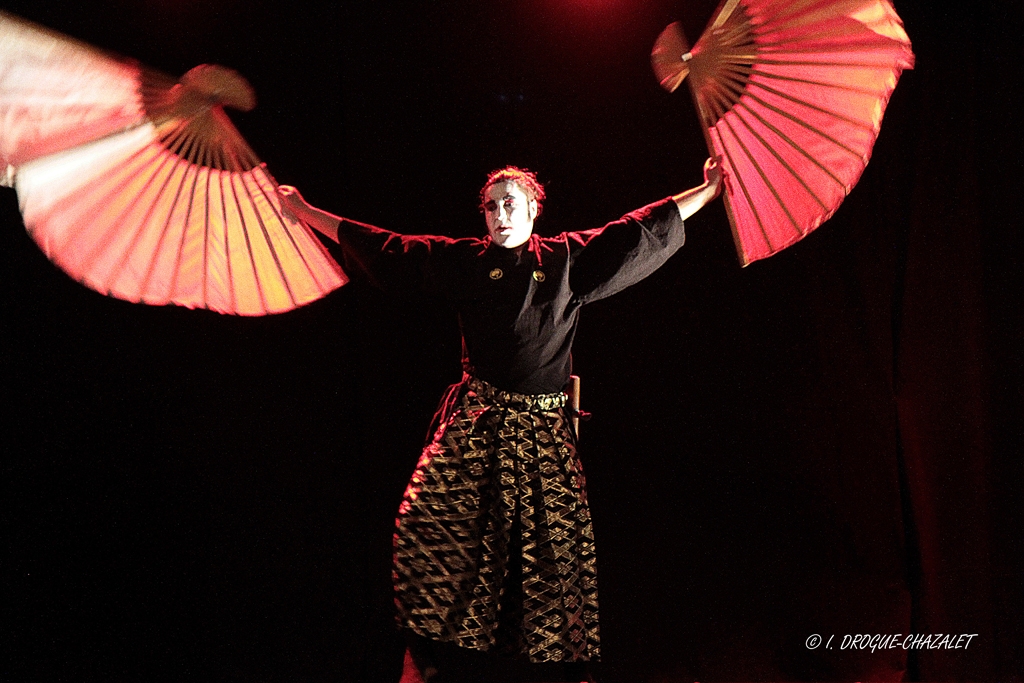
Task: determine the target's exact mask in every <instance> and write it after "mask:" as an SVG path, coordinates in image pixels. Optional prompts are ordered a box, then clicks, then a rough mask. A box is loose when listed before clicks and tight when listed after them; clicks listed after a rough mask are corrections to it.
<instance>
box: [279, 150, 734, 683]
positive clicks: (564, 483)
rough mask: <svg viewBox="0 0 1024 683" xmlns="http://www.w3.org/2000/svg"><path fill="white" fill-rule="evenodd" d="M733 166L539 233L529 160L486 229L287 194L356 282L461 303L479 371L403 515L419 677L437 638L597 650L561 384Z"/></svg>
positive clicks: (410, 665)
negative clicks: (597, 330) (420, 225)
mask: <svg viewBox="0 0 1024 683" xmlns="http://www.w3.org/2000/svg"><path fill="white" fill-rule="evenodd" d="M721 177H722V176H721V171H720V168H719V166H718V164H717V163H716V162H715V161H714V160H712V159H708V161H707V163H705V165H704V183H703V184H702V185H700V186H698V187H695V188H693V189H691V190H688V191H686V192H683V193H681V194H678V195H675V196H673V197H670V198H667V199H665V200H662V201H660V202H656V203H654V204H651V205H649V206H646V207H644V208H642V209H639V210H637V211H634V212H632V213H629V214H627V215H626V216H624V217H623V218H622V219H620V220H618V221H615V222H613V223H610V224H608V225H606V226H605V227H603V228H598V229H595V230H587V231H583V232H568V233H562V234H560V235H558V236H556V237H549V238H542V237H539V236H537V235H536V234H534V232H533V227H534V221H535V220H536V219H537V218H538V217H539V216H540V214H541V211H542V209H543V201H544V198H545V194H544V188H543V186H542V185H541V184H540V183H539V182H538V181H537V177H536V176H535V175H534V174H533V173H531V172H529V171H525V170H521V169H519V168H516V167H514V166H509V167H506V168H503V169H501V170H498V171H494V172H493V173H491V174H490V175H489V176H488V178H487V182H486V183H485V184H484V186H483V188H482V189H481V191H480V202H481V203H480V208H481V211H482V212H483V214H484V219H485V221H486V223H487V233H488V234H487V236H486V237H483V238H467V239H449V238H446V237H435V236H407V235H400V234H397V233H393V232H389V231H387V230H382V229H380V228H375V227H372V226H369V225H364V224H362V223H357V222H355V221H351V220H348V219H344V218H340V217H338V216H334V215H332V214H330V213H327V212H325V211H322V210H320V209H317V208H315V207H313V206H310V205H309V204H308V203H307V202H306V201H305V200H304V199H303V198H302V196H301V195H300V194H299V193H298V191H297V190H295V188H292V187H288V186H283V187H281V188H280V190H279V194H280V196H281V199H282V203H283V205H284V207H285V208H286V210H289V211H291V212H292V213H294V215H295V216H296V217H297V218H299V219H300V220H302V221H304V222H305V223H307V224H309V225H310V226H311V227H313V228H315V229H316V230H319V231H320V232H322V233H323V234H325V235H326V236H328V237H330V238H331V239H333V240H335V241H337V242H338V243H339V244H340V245H341V251H342V258H343V263H342V266H343V268H344V269H345V271H346V272H347V273H349V275H350V276H353V277H354V276H362V277H365V278H367V279H368V280H369V281H370V282H372V283H374V284H375V285H377V286H379V287H381V288H383V289H386V290H391V291H401V290H404V289H407V288H413V287H415V288H420V289H426V290H427V291H430V292H432V293H434V294H436V295H438V296H440V297H442V298H444V299H447V300H448V301H450V302H451V303H452V304H454V306H455V307H456V309H457V310H458V314H459V322H460V325H461V328H462V339H463V368H464V374H463V378H462V380H461V381H460V382H458V383H457V384H455V385H453V386H452V387H451V388H450V389H449V390H448V392H447V394H446V395H445V397H444V398H443V400H442V402H441V405H440V407H439V409H438V412H437V415H436V416H435V419H434V425H433V427H434V429H433V430H432V432H431V433H432V434H433V438H432V439H431V441H430V442H429V443H428V444H427V445H426V447H425V448H424V450H423V453H422V456H421V457H420V459H419V462H418V464H417V466H416V469H415V471H414V472H413V475H412V479H411V480H410V482H409V486H408V488H407V489H406V491H405V495H404V497H403V500H402V503H401V505H400V507H399V509H398V517H397V519H396V531H395V537H394V548H395V555H394V583H395V604H396V606H397V611H398V620H399V623H400V625H401V626H402V627H404V628H405V629H407V633H408V634H410V639H409V650H408V651H407V652H406V661H405V671H404V673H403V677H402V681H403V682H410V681H416V680H419V679H420V678H422V679H423V680H426V681H429V680H430V678H431V677H432V676H433V675H434V674H435V673H436V671H437V668H438V663H437V662H436V661H434V659H435V657H434V656H433V654H432V647H431V643H432V642H433V641H443V642H450V643H454V644H456V645H458V646H461V647H465V648H473V649H477V650H482V651H494V650H497V651H500V652H505V653H509V654H513V655H524V656H526V657H528V658H529V659H530V661H532V662H564V663H583V662H587V661H592V660H596V659H597V658H598V657H599V654H600V642H599V636H598V623H597V582H596V578H597V577H596V566H595V554H594V539H593V533H592V530H591V522H590V511H589V509H588V507H587V497H586V487H585V483H584V477H583V470H582V468H581V466H580V461H579V459H578V458H577V454H576V437H575V434H574V433H573V431H572V427H571V417H572V416H571V415H569V414H568V411H567V409H566V395H565V394H564V393H563V392H562V389H563V387H564V386H565V385H566V382H567V380H568V379H569V371H570V350H571V347H572V342H573V337H574V336H575V333H576V326H577V323H578V320H579V312H580V308H581V307H582V306H583V305H584V304H587V303H590V302H591V301H596V300H598V299H602V298H604V297H607V296H610V295H612V294H614V293H616V292H618V291H621V290H622V289H624V288H625V287H628V286H629V285H631V284H634V283H636V282H638V281H640V280H642V279H643V278H644V277H646V276H648V275H650V274H651V273H653V272H654V271H655V270H656V269H657V268H658V267H659V266H661V265H662V264H663V263H664V262H665V261H666V260H668V258H669V257H670V256H672V254H674V253H675V252H676V250H677V249H679V247H681V246H682V244H683V240H684V230H683V221H684V220H685V219H687V218H689V217H690V216H691V215H693V214H694V213H695V212H696V211H698V210H699V209H700V208H701V207H703V206H704V205H705V204H707V203H708V202H709V201H711V200H712V199H714V198H715V197H716V196H717V195H718V192H719V189H720V184H721ZM576 668H582V667H581V666H580V665H579V664H577V665H576ZM582 673H583V672H580V671H574V670H573V669H572V667H570V668H569V670H568V671H567V675H571V676H573V677H574V680H576V681H579V680H580V675H581V674H582Z"/></svg>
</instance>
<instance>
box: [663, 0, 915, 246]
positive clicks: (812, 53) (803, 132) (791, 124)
mask: <svg viewBox="0 0 1024 683" xmlns="http://www.w3.org/2000/svg"><path fill="white" fill-rule="evenodd" d="M651 63H652V65H653V67H654V72H655V74H656V75H657V77H658V79H659V81H660V82H661V85H662V86H663V87H664V88H665V89H666V90H668V91H670V92H671V91H674V90H675V89H676V88H678V87H679V85H680V84H681V83H682V82H683V80H684V79H685V78H686V76H687V75H689V76H690V91H691V93H692V94H693V99H694V102H695V103H696V105H697V111H698V113H699V115H700V120H701V125H702V127H703V129H704V132H705V137H706V138H707V143H708V149H709V150H710V151H711V153H712V154H713V155H715V156H720V157H721V158H722V165H723V170H724V171H725V174H726V176H725V189H726V191H725V206H726V211H727V213H728V215H729V222H730V223H731V225H732V230H733V239H734V240H735V242H736V249H737V251H738V252H739V257H740V261H741V262H742V263H743V265H744V266H746V265H748V264H749V263H751V262H752V261H756V260H758V259H762V258H766V257H768V256H771V255H772V254H774V253H776V252H778V251H780V250H782V249H785V248H786V247H788V246H789V245H791V244H793V243H795V242H797V241H799V240H800V239H802V238H804V237H806V236H807V234H808V233H810V232H811V231H812V230H814V229H815V228H817V227H818V226H819V225H821V224H822V223H823V222H824V221H826V220H828V219H829V218H830V217H831V216H832V214H833V213H835V211H836V209H838V208H839V205H840V204H841V203H842V201H843V199H844V198H845V197H846V195H847V194H848V193H849V192H850V190H851V189H853V186H854V185H856V184H857V181H858V180H859V179H860V176H861V173H863V171H864V167H865V166H866V165H867V163H868V159H870V157H871V149H872V147H873V146H874V143H875V139H876V138H877V137H878V132H879V129H880V127H881V124H882V115H883V114H884V112H885V107H886V104H887V103H888V101H889V96H890V95H891V94H892V91H893V89H894V88H895V87H896V81H897V80H898V79H899V76H900V73H902V71H903V69H910V68H913V65H914V54H913V52H911V49H910V39H909V38H908V37H907V34H906V33H905V32H904V30H903V23H902V21H900V18H899V17H898V16H897V15H896V12H895V10H893V8H892V5H890V4H889V2H888V1H887V0H724V1H723V2H722V3H721V4H720V5H719V7H718V10H717V12H716V13H715V15H714V18H713V19H712V20H711V23H710V24H709V25H708V27H707V29H706V30H705V31H704V34H703V35H702V36H701V37H700V40H698V41H697V43H696V45H694V46H693V48H692V49H690V48H688V47H687V42H686V38H685V37H684V36H683V33H682V30H681V29H680V28H679V25H678V24H672V25H670V26H669V27H668V28H666V29H665V30H664V31H663V32H662V34H661V35H660V36H659V37H658V40H657V41H656V42H655V44H654V50H653V52H652V53H651Z"/></svg>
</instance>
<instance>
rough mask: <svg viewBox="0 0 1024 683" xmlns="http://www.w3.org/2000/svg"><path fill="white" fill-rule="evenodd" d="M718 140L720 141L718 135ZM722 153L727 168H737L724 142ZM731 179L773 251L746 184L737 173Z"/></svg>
mask: <svg viewBox="0 0 1024 683" xmlns="http://www.w3.org/2000/svg"><path fill="white" fill-rule="evenodd" d="M719 139H721V135H720V134H719ZM722 151H723V152H725V158H726V160H727V161H728V162H729V167H730V168H737V166H736V161H735V160H734V159H733V156H732V152H731V151H730V149H729V147H728V146H727V145H726V144H725V143H724V142H723V143H722ZM733 177H734V178H735V179H736V180H737V181H738V182H739V184H740V189H741V190H743V196H744V198H746V200H747V206H749V207H750V212H751V213H752V214H753V215H754V219H755V220H756V221H757V227H758V228H759V229H760V230H761V236H762V237H764V241H765V244H767V245H768V249H769V250H771V251H774V250H775V247H774V246H772V240H771V238H770V237H768V232H767V231H766V230H765V228H764V221H763V220H761V214H760V213H758V211H757V206H756V205H755V204H754V199H753V197H751V196H750V190H749V189H747V183H746V182H744V180H743V176H741V175H739V174H738V173H735V174H733ZM740 240H741V241H742V237H740Z"/></svg>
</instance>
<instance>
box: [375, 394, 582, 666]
mask: <svg viewBox="0 0 1024 683" xmlns="http://www.w3.org/2000/svg"><path fill="white" fill-rule="evenodd" d="M564 405H565V395H564V394H543V395H524V394H515V393H511V392H504V391H500V390H498V389H496V388H495V387H493V386H491V385H489V384H487V383H486V382H483V381H481V380H478V379H476V378H471V377H466V378H465V379H464V380H463V382H462V383H461V384H458V385H455V386H454V387H452V389H451V390H450V391H449V395H448V397H447V398H446V400H445V402H444V403H443V404H442V408H441V411H440V412H439V418H440V421H439V426H438V428H437V431H436V432H435V434H434V438H433V440H432V442H431V443H430V444H428V445H427V447H426V448H425V449H424V450H423V455H422V456H421V457H420V460H419V463H418V464H417V466H416V470H415V472H414V473H413V475H412V479H411V481H410V482H409V486H408V488H407V489H406V491H405V496H404V497H403V500H402V504H401V506H400V507H399V509H398V518H397V519H396V520H395V524H396V527H397V528H396V531H395V563H394V581H395V604H396V606H397V608H398V621H399V624H400V625H401V626H403V627H406V628H409V629H411V630H412V631H414V632H415V633H418V634H419V635H421V636H425V637H427V638H432V639H435V640H441V641H447V642H454V643H456V644H458V645H459V646H461V647H466V648H473V649H477V650H492V649H495V650H499V651H503V652H506V653H509V654H522V655H526V656H527V657H529V659H530V661H533V662H547V661H563V662H574V661H587V660H596V659H598V657H599V654H600V645H599V638H598V627H597V575H596V559H595V555H594V536H593V532H592V529H591V522H590V510H589V508H588V507H587V495H586V484H585V481H584V478H583V470H582V468H581V466H580V462H579V459H578V457H577V455H576V447H575V439H574V437H573V436H572V434H571V432H570V427H569V422H568V417H567V415H566V412H565V410H564Z"/></svg>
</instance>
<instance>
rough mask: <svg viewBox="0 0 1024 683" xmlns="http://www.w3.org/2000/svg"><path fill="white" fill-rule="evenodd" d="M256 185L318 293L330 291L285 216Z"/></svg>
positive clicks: (261, 186)
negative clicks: (322, 281)
mask: <svg viewBox="0 0 1024 683" xmlns="http://www.w3.org/2000/svg"><path fill="white" fill-rule="evenodd" d="M263 170H264V172H266V169H263ZM266 175H267V177H268V180H270V182H271V183H274V180H273V179H272V178H270V174H269V173H267V174H266ZM256 184H257V186H258V187H259V188H260V192H261V193H262V194H263V197H264V199H266V200H267V203H268V204H269V205H270V207H271V208H272V209H273V211H274V217H275V218H276V219H277V221H278V223H280V224H281V227H282V228H284V234H285V235H287V236H288V240H289V241H290V242H291V244H292V247H293V248H294V249H295V252H296V253H297V254H298V256H299V258H300V259H301V260H302V265H303V266H305V268H306V271H307V273H308V275H309V276H310V278H311V279H312V280H313V283H314V284H315V285H316V288H317V291H319V292H320V293H321V294H325V293H326V292H327V291H328V290H327V289H326V288H325V286H324V285H323V284H321V282H320V280H319V278H317V276H316V270H315V269H314V268H312V267H311V266H310V265H309V261H308V260H307V259H306V254H305V253H304V251H303V250H302V248H301V247H300V246H299V243H298V242H296V241H295V235H293V234H292V231H291V230H289V229H288V224H287V223H285V220H284V216H282V215H281V211H280V210H279V209H278V208H277V206H275V205H274V203H273V202H272V201H271V200H270V197H269V196H268V195H267V191H266V189H264V187H263V185H262V183H259V182H258V181H257V183H256ZM275 184H276V183H275Z"/></svg>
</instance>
